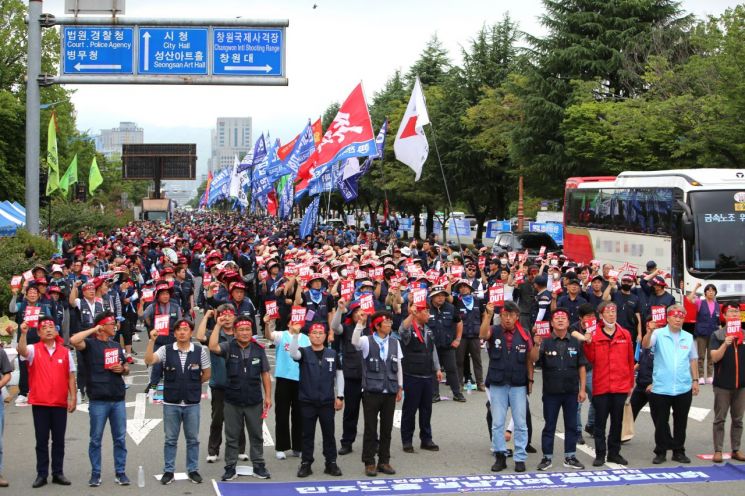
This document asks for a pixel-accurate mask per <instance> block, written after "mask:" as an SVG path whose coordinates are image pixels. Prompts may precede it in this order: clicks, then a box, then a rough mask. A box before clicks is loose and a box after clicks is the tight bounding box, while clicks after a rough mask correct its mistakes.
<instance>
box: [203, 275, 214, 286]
mask: <svg viewBox="0 0 745 496" xmlns="http://www.w3.org/2000/svg"><path fill="white" fill-rule="evenodd" d="M211 282H212V274H210V273H209V272H205V273H204V276H202V286H209V284H210V283H211Z"/></svg>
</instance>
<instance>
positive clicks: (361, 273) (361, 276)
mask: <svg viewBox="0 0 745 496" xmlns="http://www.w3.org/2000/svg"><path fill="white" fill-rule="evenodd" d="M354 278H355V279H367V272H365V271H364V270H358V271H356V272H355V273H354Z"/></svg>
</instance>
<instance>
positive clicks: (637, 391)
mask: <svg viewBox="0 0 745 496" xmlns="http://www.w3.org/2000/svg"><path fill="white" fill-rule="evenodd" d="M629 403H631V411H632V412H633V413H634V420H636V416H637V415H639V412H640V411H641V410H642V408H644V405H646V404H647V403H649V393H647V386H646V385H639V384H637V385H636V386H634V390H633V391H632V392H631V399H630V400H629ZM649 409H650V410H652V406H651V405H650V407H649ZM652 418H653V419H654V417H652Z"/></svg>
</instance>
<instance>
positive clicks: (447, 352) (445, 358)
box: [428, 286, 466, 403]
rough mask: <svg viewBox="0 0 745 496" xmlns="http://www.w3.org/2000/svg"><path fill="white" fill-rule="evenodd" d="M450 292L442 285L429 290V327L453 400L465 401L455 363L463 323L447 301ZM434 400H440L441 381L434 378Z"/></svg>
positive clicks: (435, 401)
mask: <svg viewBox="0 0 745 496" xmlns="http://www.w3.org/2000/svg"><path fill="white" fill-rule="evenodd" d="M447 295H448V292H447V290H446V289H445V288H444V287H442V286H432V289H430V291H429V298H430V308H429V324H428V325H429V328H430V329H432V334H433V335H434V337H435V347H436V348H437V357H438V359H439V360H440V365H442V367H443V368H444V369H445V374H446V380H447V383H448V386H450V389H451V390H452V392H453V400H455V401H459V402H461V403H464V402H465V401H466V397H465V396H463V393H461V392H460V384H459V383H458V372H457V370H456V368H457V367H456V365H455V350H456V348H458V346H460V339H461V336H462V335H463V323H462V322H461V320H460V316H459V315H458V312H456V310H455V307H454V306H453V304H452V303H449V302H447V301H445V299H446V298H447ZM432 384H433V391H434V394H433V395H432V402H433V403H437V402H438V401H440V383H439V381H437V379H436V378H434V377H433V378H432Z"/></svg>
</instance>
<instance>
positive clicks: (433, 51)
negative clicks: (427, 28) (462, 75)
mask: <svg viewBox="0 0 745 496" xmlns="http://www.w3.org/2000/svg"><path fill="white" fill-rule="evenodd" d="M449 69H450V57H449V56H448V52H447V50H446V49H445V47H443V46H442V42H441V41H440V39H439V38H438V37H437V34H433V35H432V38H430V39H429V41H428V42H427V44H426V45H425V47H424V50H422V53H421V54H420V55H419V59H418V60H417V61H416V62H414V65H412V66H411V68H410V69H409V72H408V73H407V74H406V79H407V81H408V82H409V89H411V87H413V85H414V79H416V77H417V76H419V80H420V81H421V82H422V84H423V85H425V86H428V85H432V84H438V83H441V82H442V81H443V80H444V79H445V76H446V74H447V71H448V70H449Z"/></svg>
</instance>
